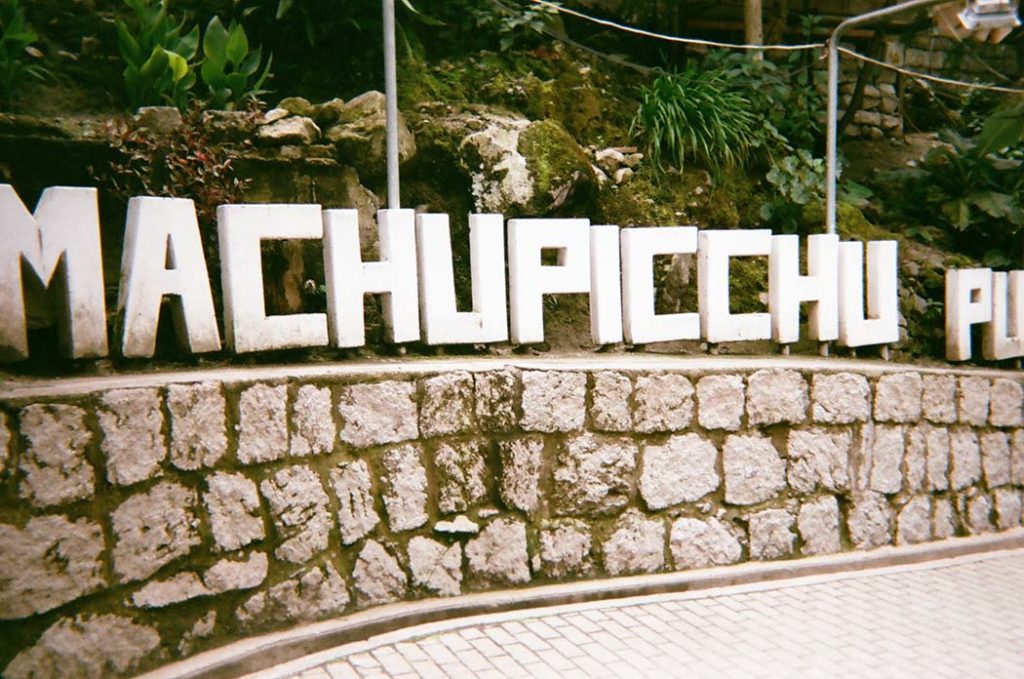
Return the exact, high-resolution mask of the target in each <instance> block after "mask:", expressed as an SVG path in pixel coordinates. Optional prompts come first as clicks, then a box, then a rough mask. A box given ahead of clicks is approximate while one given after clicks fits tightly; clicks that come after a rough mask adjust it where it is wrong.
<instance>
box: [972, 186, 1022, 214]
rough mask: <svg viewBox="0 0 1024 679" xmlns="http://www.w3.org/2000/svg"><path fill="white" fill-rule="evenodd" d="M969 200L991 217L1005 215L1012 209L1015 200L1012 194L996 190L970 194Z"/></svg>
mask: <svg viewBox="0 0 1024 679" xmlns="http://www.w3.org/2000/svg"><path fill="white" fill-rule="evenodd" d="M971 202H972V203H974V205H976V206H978V207H979V208H981V210H982V211H984V212H985V214H987V215H989V216H991V217H997V218H998V217H1006V216H1007V215H1009V214H1010V211H1011V210H1013V208H1014V206H1015V204H1016V201H1015V200H1014V198H1013V196H1011V195H1008V194H1006V193H998V192H996V191H986V192H984V193H978V194H975V195H973V196H971Z"/></svg>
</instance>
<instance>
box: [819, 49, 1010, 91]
mask: <svg viewBox="0 0 1024 679" xmlns="http://www.w3.org/2000/svg"><path fill="white" fill-rule="evenodd" d="M838 49H839V51H840V52H842V53H843V54H845V55H846V56H848V57H853V58H854V59H857V60H859V61H864V62H867V63H869V64H872V65H874V66H878V67H880V68H887V69H889V70H890V71H896V72H897V73H901V74H903V75H905V76H907V77H910V78H915V79H917V80H925V81H929V82H934V83H941V84H943V85H950V86H953V87H965V88H968V89H972V90H985V91H987V92H1002V93H1004V94H1024V88H1020V87H1003V86H1001V85H988V84H985V83H972V82H966V81H964V80H953V79H952V78H943V77H942V76H938V75H931V74H930V73H921V72H919V71H912V70H910V69H908V68H902V67H900V66H896V65H894V64H890V63H887V62H885V61H880V60H878V59H872V58H871V57H869V56H867V55H864V54H861V53H860V52H855V51H853V50H851V49H848V48H846V47H839V48H838Z"/></svg>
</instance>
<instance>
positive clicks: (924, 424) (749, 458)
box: [0, 356, 1024, 679]
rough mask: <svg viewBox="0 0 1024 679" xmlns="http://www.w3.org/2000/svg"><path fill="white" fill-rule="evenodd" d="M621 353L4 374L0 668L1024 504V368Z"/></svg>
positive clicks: (67, 668) (98, 669)
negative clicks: (84, 375)
mask: <svg viewBox="0 0 1024 679" xmlns="http://www.w3.org/2000/svg"><path fill="white" fill-rule="evenodd" d="M633 358H634V357H628V356H627V357H615V358H614V359H613V360H607V359H593V360H589V361H578V362H576V363H572V364H569V363H558V362H554V361H530V360H523V361H516V362H515V365H511V364H509V363H508V362H504V361H492V360H476V361H468V362H467V361H460V362H455V361H451V362H444V361H440V362H438V361H434V362H429V363H422V364H417V363H412V362H410V363H404V364H392V365H386V364H385V365H374V366H368V367H366V368H365V369H363V368H359V367H351V366H349V367H347V368H345V369H338V367H337V366H335V367H331V366H328V367H324V368H309V367H302V368H301V369H298V370H290V369H282V370H276V371H275V370H272V369H259V368H257V369H251V370H250V369H241V370H237V369H236V370H232V371H225V372H223V373H207V374H199V373H188V372H182V373H178V374H176V375H173V376H170V377H161V376H149V377H147V376H142V377H132V378H111V379H110V380H93V381H91V382H88V383H81V382H74V381H65V382H56V381H55V382H52V383H49V384H43V385H33V386H19V385H17V384H13V385H11V384H8V385H7V386H6V387H5V388H4V389H3V390H0V620H2V622H0V637H2V638H3V639H5V644H3V645H0V646H2V649H0V667H5V669H4V672H3V674H4V676H5V677H9V678H10V679H19V678H21V677H29V676H32V677H51V676H52V677H56V676H83V677H86V676H114V675H125V674H130V673H133V672H137V671H139V670H141V669H145V668H149V667H153V666H156V665H159V664H163V663H166V662H168V661H170V660H173V659H175V658H179V657H183V656H187V655H190V654H194V653H195V652H197V651H198V650H202V649H204V648H209V647H212V646H216V645H219V644H223V643H225V642H227V641H230V640H233V639H238V638H241V637H244V636H248V635H252V634H254V633H256V632H258V631H261V630H268V629H275V628H277V629H279V628H284V627H288V626H290V625H293V624H295V623H297V622H301V621H309V620H316V619H322V618H327V617H333V616H339V615H344V614H346V613H348V612H351V611H354V610H356V609H360V608H364V607H369V606H375V605H378V604H382V603H385V602H392V601H396V600H401V599H415V598H422V597H442V596H453V595H458V594H460V593H467V592H473V591H479V590H485V589H494V588H509V587H519V586H528V585H531V584H535V583H542V582H551V581H554V580H571V579H581V578H599V577H605V576H614V575H624V574H631V573H650V572H658V571H671V570H684V569H691V568H701V567H706V566H710V565H719V564H730V563H735V562H740V561H747V560H768V559H788V558H796V557H800V556H804V555H813V554H827V553H831V552H838V551H842V550H854V549H871V548H874V547H878V546H880V545H887V544H893V543H895V544H907V543H917V542H923V541H928V540H940V539H943V538H947V537H950V536H953V535H963V534H974V533H981V532H986V531H996V530H1006V529H1009V528H1011V527H1014V526H1018V525H1020V522H1021V500H1022V488H1024V428H1022V424H1024V423H1022V400H1024V391H1022V375H1021V374H1020V373H991V372H981V371H959V372H950V371H943V370H923V369H915V368H911V367H908V366H902V367H897V366H880V365H879V364H877V363H874V364H872V363H858V362H854V361H839V360H837V361H816V362H815V361H809V360H799V359H798V360H788V361H784V360H774V361H770V362H769V361H767V360H762V361H758V360H753V359H746V360H729V359H720V360H710V361H709V360H707V359H682V358H679V359H663V360H657V361H647V362H644V361H642V360H633Z"/></svg>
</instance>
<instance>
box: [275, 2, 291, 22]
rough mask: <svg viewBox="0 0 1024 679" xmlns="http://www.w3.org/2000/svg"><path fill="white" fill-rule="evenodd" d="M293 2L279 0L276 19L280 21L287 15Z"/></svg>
mask: <svg viewBox="0 0 1024 679" xmlns="http://www.w3.org/2000/svg"><path fill="white" fill-rule="evenodd" d="M292 1H293V0H279V2H278V3H277V14H276V15H275V16H274V18H275V19H280V18H281V17H283V16H284V15H285V14H287V13H288V10H290V9H291V8H292Z"/></svg>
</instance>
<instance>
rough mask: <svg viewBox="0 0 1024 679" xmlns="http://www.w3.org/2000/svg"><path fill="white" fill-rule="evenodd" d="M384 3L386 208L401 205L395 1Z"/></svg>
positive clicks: (386, 0)
mask: <svg viewBox="0 0 1024 679" xmlns="http://www.w3.org/2000/svg"><path fill="white" fill-rule="evenodd" d="M383 2H384V97H385V105H384V113H385V118H386V123H387V129H386V141H387V164H388V207H389V208H391V209H392V210H396V209H398V208H399V207H401V205H402V201H401V199H400V197H399V188H398V74H397V67H396V62H395V0H383Z"/></svg>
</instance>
